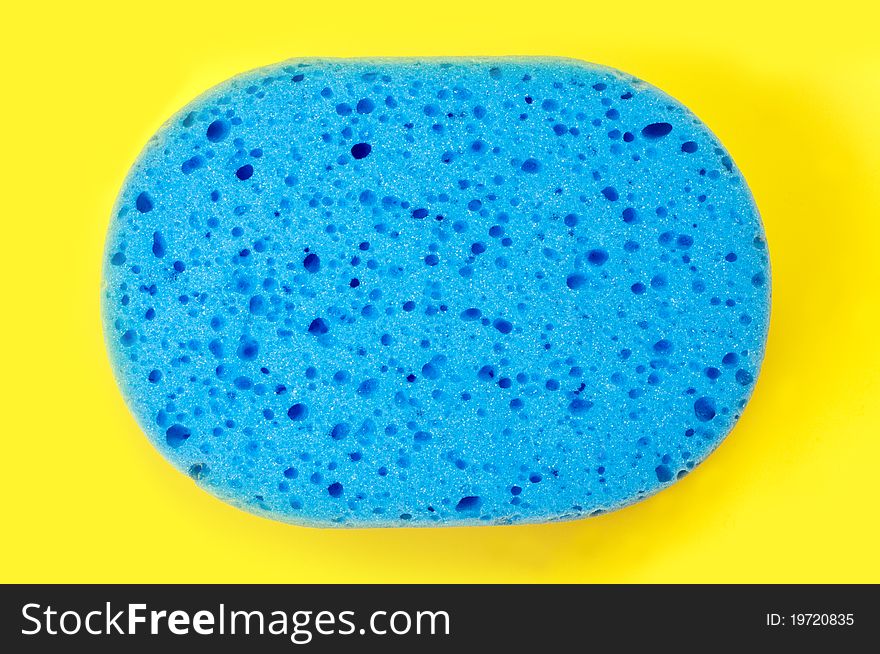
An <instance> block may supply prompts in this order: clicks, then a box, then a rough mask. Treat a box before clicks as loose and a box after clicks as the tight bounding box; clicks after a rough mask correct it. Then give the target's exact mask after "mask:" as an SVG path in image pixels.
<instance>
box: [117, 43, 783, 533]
mask: <svg viewBox="0 0 880 654" xmlns="http://www.w3.org/2000/svg"><path fill="white" fill-rule="evenodd" d="M102 300H103V316H104V324H105V333H106V339H107V343H108V347H109V350H110V354H111V359H112V363H113V366H114V369H115V373H116V376H117V379H118V381H119V384H120V386H121V388H122V390H123V392H124V395H125V398H126V401H127V402H128V405H129V407H130V408H131V410H132V412H133V413H134V415H135V416H136V418H137V420H138V422H139V423H140V425H141V426H142V428H143V430H144V431H145V432H146V434H147V435H148V436H149V438H150V439H151V440H152V442H153V444H154V445H155V446H156V448H157V449H158V450H159V451H160V452H161V453H162V454H163V455H164V456H165V457H167V458H168V459H169V460H170V461H171V462H172V463H173V464H174V465H175V466H176V467H177V468H179V469H180V470H181V471H183V472H184V473H186V474H188V475H189V476H190V477H192V478H193V479H194V480H195V481H196V482H197V483H198V484H199V485H200V486H202V487H203V488H205V489H207V490H208V491H210V492H211V493H213V494H215V495H216V496H218V497H220V498H222V499H223V500H225V501H227V502H229V503H231V504H233V505H235V506H238V507H240V508H243V509H246V510H248V511H252V512H254V513H257V514H260V515H264V516H268V517H271V518H274V519H277V520H282V521H287V522H292V523H297V524H302V525H312V526H360V527H363V526H376V527H379V526H408V525H419V526H425V525H428V526H430V525H478V524H510V523H526V522H546V521H554V520H563V519H571V518H578V517H582V516H589V515H597V514H599V513H602V512H606V511H610V510H614V509H618V508H620V507H622V506H625V505H627V504H630V503H632V502H635V501H637V500H639V499H641V498H644V497H646V496H648V495H650V494H652V493H654V492H656V491H657V490H659V489H662V488H664V487H666V486H668V485H670V484H672V483H674V482H675V481H676V480H677V479H680V478H681V477H682V476H684V475H686V474H687V473H688V472H689V471H690V470H691V469H692V468H693V467H694V466H695V465H697V464H698V463H699V462H701V461H702V460H703V459H704V458H705V457H706V456H707V455H708V454H709V453H710V452H711V451H712V450H713V449H714V448H715V447H716V446H717V445H718V444H719V442H720V441H721V440H722V439H723V438H724V437H725V435H726V434H727V433H728V432H729V431H730V430H731V428H732V427H733V425H734V423H735V422H736V420H737V419H738V418H739V416H740V414H741V412H742V410H743V407H744V406H745V405H746V402H747V400H748V398H749V396H750V394H751V392H752V388H753V386H754V384H755V379H756V377H757V374H758V369H759V366H760V363H761V359H762V357H763V352H764V343H765V339H766V333H767V327H768V318H769V308H770V272H769V261H768V253H767V249H766V244H765V239H764V232H763V229H762V225H761V221H760V218H759V216H758V212H757V210H756V208H755V205H754V202H753V200H752V197H751V195H750V193H749V190H748V188H747V186H746V184H745V182H744V180H743V178H742V176H741V175H740V173H739V171H738V170H737V168H736V166H735V165H734V164H733V161H732V160H731V158H730V156H729V155H728V154H727V152H726V151H725V150H724V149H723V147H722V146H721V144H720V143H719V142H718V141H717V139H716V138H715V137H714V136H713V134H712V133H711V132H710V131H709V130H708V129H707V128H706V127H705V126H704V125H703V124H701V123H700V121H699V120H698V119H697V118H696V117H694V115H693V114H691V113H690V112H689V111H688V110H687V109H686V108H685V107H683V106H682V105H681V104H679V103H678V102H677V101H675V100H674V99H672V98H670V97H669V96H667V95H665V94H663V93H662V92H660V91H658V90H657V89H655V88H653V87H651V86H649V85H648V84H646V83H645V82H642V81H640V80H638V79H635V78H633V77H631V76H629V75H625V74H623V73H620V72H618V71H615V70H612V69H608V68H603V67H599V66H594V65H590V64H586V63H583V62H579V61H574V60H567V59H557V58H500V59H449V60H433V59H425V60H350V61H349V60H300V61H290V62H285V63H282V64H278V65H274V66H269V67H266V68H262V69H259V70H256V71H252V72H250V73H247V74H244V75H241V76H239V77H236V78H233V79H231V80H229V81H227V82H224V83H223V84H221V85H219V86H217V87H216V88H214V89H212V90H210V91H208V92H207V93H206V94H204V95H203V96H201V97H199V98H198V99H196V100H195V101H194V102H192V103H191V104H190V105H189V106H187V107H185V108H184V109H183V110H182V111H181V112H180V113H178V114H177V115H175V116H174V117H173V118H172V119H171V120H170V121H169V122H167V123H166V124H165V125H164V126H163V127H162V128H161V129H160V130H159V131H158V133H157V134H156V135H155V136H154V137H153V138H152V139H151V140H150V142H149V143H148V144H147V146H146V147H145V148H144V150H143V152H142V154H141V155H140V157H139V159H138V160H137V162H136V163H135V165H134V166H133V168H132V170H131V172H130V174H129V176H128V178H127V180H126V182H125V185H124V187H123V189H122V191H121V193H120V195H119V198H118V201H117V205H116V208H115V211H114V218H113V221H112V225H111V227H110V230H109V234H108V237H107V246H106V255H105V261H104V278H103V289H102Z"/></svg>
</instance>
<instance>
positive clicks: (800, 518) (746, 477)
mask: <svg viewBox="0 0 880 654" xmlns="http://www.w3.org/2000/svg"><path fill="white" fill-rule="evenodd" d="M138 4H140V5H142V6H136V5H138ZM872 5H873V6H876V3H874V2H869V1H868V0H865V1H864V2H858V1H852V0H839V1H838V2H835V3H833V7H829V6H828V5H827V4H826V3H813V2H791V1H787V2H778V3H774V2H768V1H767V0H760V1H753V0H740V1H739V2H735V3H730V2H712V1H708V0H699V1H697V2H681V1H678V2H676V1H671V0H670V1H667V2H662V3H658V2H656V1H653V0H652V1H650V2H635V1H633V2H626V1H624V0H621V1H614V2H610V1H606V2H582V1H580V0H578V1H559V2H549V3H536V2H516V1H507V2H490V1H485V2H474V1H473V0H468V1H466V2H460V1H458V0H455V1H452V0H449V1H444V2H398V1H396V0H395V1H388V2H366V1H358V2H342V1H340V0H325V1H323V2H295V1H293V2H292V1H290V0H284V1H274V2H260V1H259V0H253V1H251V2H241V1H238V2H234V3H229V2H221V1H219V0H217V1H212V2H197V1H195V0H190V1H185V2H181V1H180V0H175V1H173V2H166V1H164V0H156V1H153V2H143V3H134V2H131V3H126V2H112V3H111V2H107V3H106V4H103V5H101V4H99V3H89V2H84V3H69V2H57V3H41V2H34V1H27V2H10V3H6V5H5V7H4V9H3V14H4V17H3V19H2V23H3V25H2V26H0V32H2V33H0V49H2V61H3V73H4V74H3V77H2V80H0V85H2V101H0V138H2V143H3V151H2V156H0V183H2V189H3V193H2V197H0V211H2V222H0V235H2V242H3V247H2V252H0V265H2V274H0V284H2V295H0V297H2V320H0V335H2V338H0V344H2V359H0V361H2V368H0V384H2V388H0V391H2V395H0V397H2V407H3V411H2V414H0V434H2V441H0V444H2V454H0V456H2V472H0V493H2V494H0V497H2V506H3V509H2V510H3V514H2V522H0V532H2V536H0V581H4V582H12V581H18V582H75V581H78V582H86V581H89V582H174V581H178V582H198V581H201V582H246V581H250V582H272V581H277V582H334V581H335V582H342V581H347V582H376V581H385V582H427V581H441V582H453V581H499V582H504V581H511V582H513V581H525V582H531V581H552V582H565V581H589V582H710V581H717V582H747V581H748V582H752V581H755V582H761V581H764V582H807V581H815V582H830V581H841V582H844V581H848V582H859V581H872V582H880V563H878V554H877V553H878V551H880V519H878V518H880V509H878V506H880V505H878V500H880V491H878V487H880V481H878V471H880V401H878V398H880V348H878V344H880V327H878V322H880V321H878V319H880V305H878V296H880V292H878V289H880V274H878V270H880V263H878V262H880V244H878V241H880V177H878V174H880V109H878V107H880V40H878V38H877V27H878V25H880V13H878V10H877V9H875V8H873V7H872ZM815 7H821V8H822V9H821V10H820V9H816V8H815ZM468 54H478V55H479V54H483V55H490V54H491V55H503V54H535V55H539V54H543V55H564V56H570V57H577V58H581V59H586V60H589V61H594V62H598V63H603V64H607V65H611V66H615V67H618V68H621V69H623V70H625V71H628V72H630V73H633V74H635V75H637V76H639V77H641V78H643V79H646V80H648V81H650V82H652V83H653V84H655V85H657V86H659V87H660V88H662V89H663V90H665V91H667V92H669V93H671V94H672V95H673V96H675V97H677V98H678V99H680V100H681V101H682V102H684V103H685V104H686V105H688V106H689V107H691V108H692V109H693V110H694V111H695V112H696V113H697V115H698V116H700V117H701V118H702V119H703V120H704V121H705V122H706V123H707V124H708V125H709V127H710V128H711V129H713V130H714V131H715V133H716V134H717V135H718V136H719V138H720V139H721V141H722V142H723V143H725V144H726V146H727V147H728V149H729V150H730V152H731V154H732V155H733V157H734V159H735V161H736V162H737V164H738V165H739V166H740V168H741V169H742V172H743V174H744V175H745V177H746V179H747V180H748V182H749V184H750V185H751V188H752V190H753V192H754V195H755V198H756V200H757V203H758V206H759V208H760V209H761V212H762V214H763V219H764V223H765V226H766V230H767V237H768V242H769V244H770V252H771V258H772V266H773V314H772V323H771V331H770V339H769V342H768V348H767V358H766V360H765V365H764V369H763V371H762V373H761V376H760V378H759V381H758V384H757V389H756V392H755V395H754V397H753V399H752V402H751V403H750V405H749V407H748V409H747V410H746V411H745V415H744V416H743V418H742V420H741V422H740V424H739V425H738V426H737V427H736V429H735V430H734V431H733V433H732V434H731V436H730V437H729V438H728V439H727V441H725V443H724V444H723V445H722V446H721V447H720V449H719V450H718V451H717V452H716V453H715V454H713V455H712V456H711V457H710V458H709V459H708V460H707V461H706V463H705V464H704V465H702V466H701V467H700V468H698V469H697V470H696V471H695V472H694V474H691V475H689V476H688V477H687V478H686V479H684V480H683V481H681V482H679V483H677V484H675V485H674V486H673V487H672V488H670V489H668V490H665V491H664V492H662V493H660V494H659V495H657V496H655V497H652V498H651V499H649V500H647V501H645V502H643V503H641V504H638V505H636V506H633V507H630V508H627V509H625V510H623V511H619V512H617V513H613V514H610V515H606V516H602V517H599V518H593V519H589V520H584V521H579V522H571V523H565V524H553V525H538V526H518V527H496V528H485V527H484V528H469V529H462V528H459V529H446V530H443V529H427V530H413V529H404V530H362V531H331V530H312V529H305V528H299V527H292V526H287V525H283V524H277V523H273V522H270V521H268V520H264V519H261V518H257V517H254V516H252V515H249V514H245V513H242V512H240V511H238V510H236V509H233V508H231V507H229V506H227V505H225V504H223V503H221V502H220V501H218V500H215V499H214V498H212V497H211V496H209V495H208V494H206V493H204V492H203V491H201V490H199V489H198V488H197V487H196V486H195V484H193V482H192V481H191V480H190V479H188V478H187V477H186V476H184V475H182V474H180V473H178V472H176V471H174V470H173V469H172V468H171V466H170V465H169V464H167V463H166V462H165V461H164V460H163V459H162V458H161V456H160V455H159V454H158V453H157V452H156V451H155V450H154V449H153V448H152V446H151V445H150V444H149V442H148V441H147V439H146V438H145V437H144V436H142V434H141V432H140V431H139V429H138V427H137V425H136V424H135V422H134V420H133V418H132V417H131V416H130V415H129V413H128V411H127V410H126V407H125V405H124V403H123V399H122V397H121V395H120V393H119V392H118V390H117V388H116V384H115V383H114V380H113V377H112V374H111V371H110V367H109V363H108V360H107V357H106V355H105V350H104V343H103V338H102V334H101V324H100V318H99V306H98V305H99V284H100V275H101V260H102V252H103V250H102V248H103V244H104V233H105V230H106V228H107V225H108V223H109V219H110V211H111V206H112V204H113V201H114V198H115V194H116V192H117V190H118V189H119V187H120V185H121V184H122V181H123V178H124V176H125V174H126V170H127V168H128V167H129V165H130V164H131V163H132V162H133V161H134V159H135V157H136V155H137V154H138V152H139V151H140V149H141V147H142V146H143V145H144V143H145V142H146V141H147V139H148V138H149V137H150V135H151V134H152V133H153V132H154V131H155V130H156V129H157V128H158V127H159V125H160V124H161V123H162V122H163V121H164V120H165V119H166V118H167V117H168V116H170V115H171V114H172V113H173V112H174V111H176V110H177V109H178V108H179V107H181V106H182V105H183V104H184V103H186V102H187V101H189V100H190V99H192V98H193V97H194V96H196V95H197V94H198V93H200V92H201V91H203V90H205V89H206V88H208V87H209V86H211V85H213V84H216V83H218V82H220V81H222V80H224V79H226V78H227V77H229V76H232V75H234V74H236V73H239V72H242V71H245V70H247V69H250V68H254V67H257V66H260V65H264V64H268V63H272V62H275V61H279V60H282V59H286V58H289V57H296V56H310V55H311V56H316V55H321V56H367V55H413V56H418V55H468Z"/></svg>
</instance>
